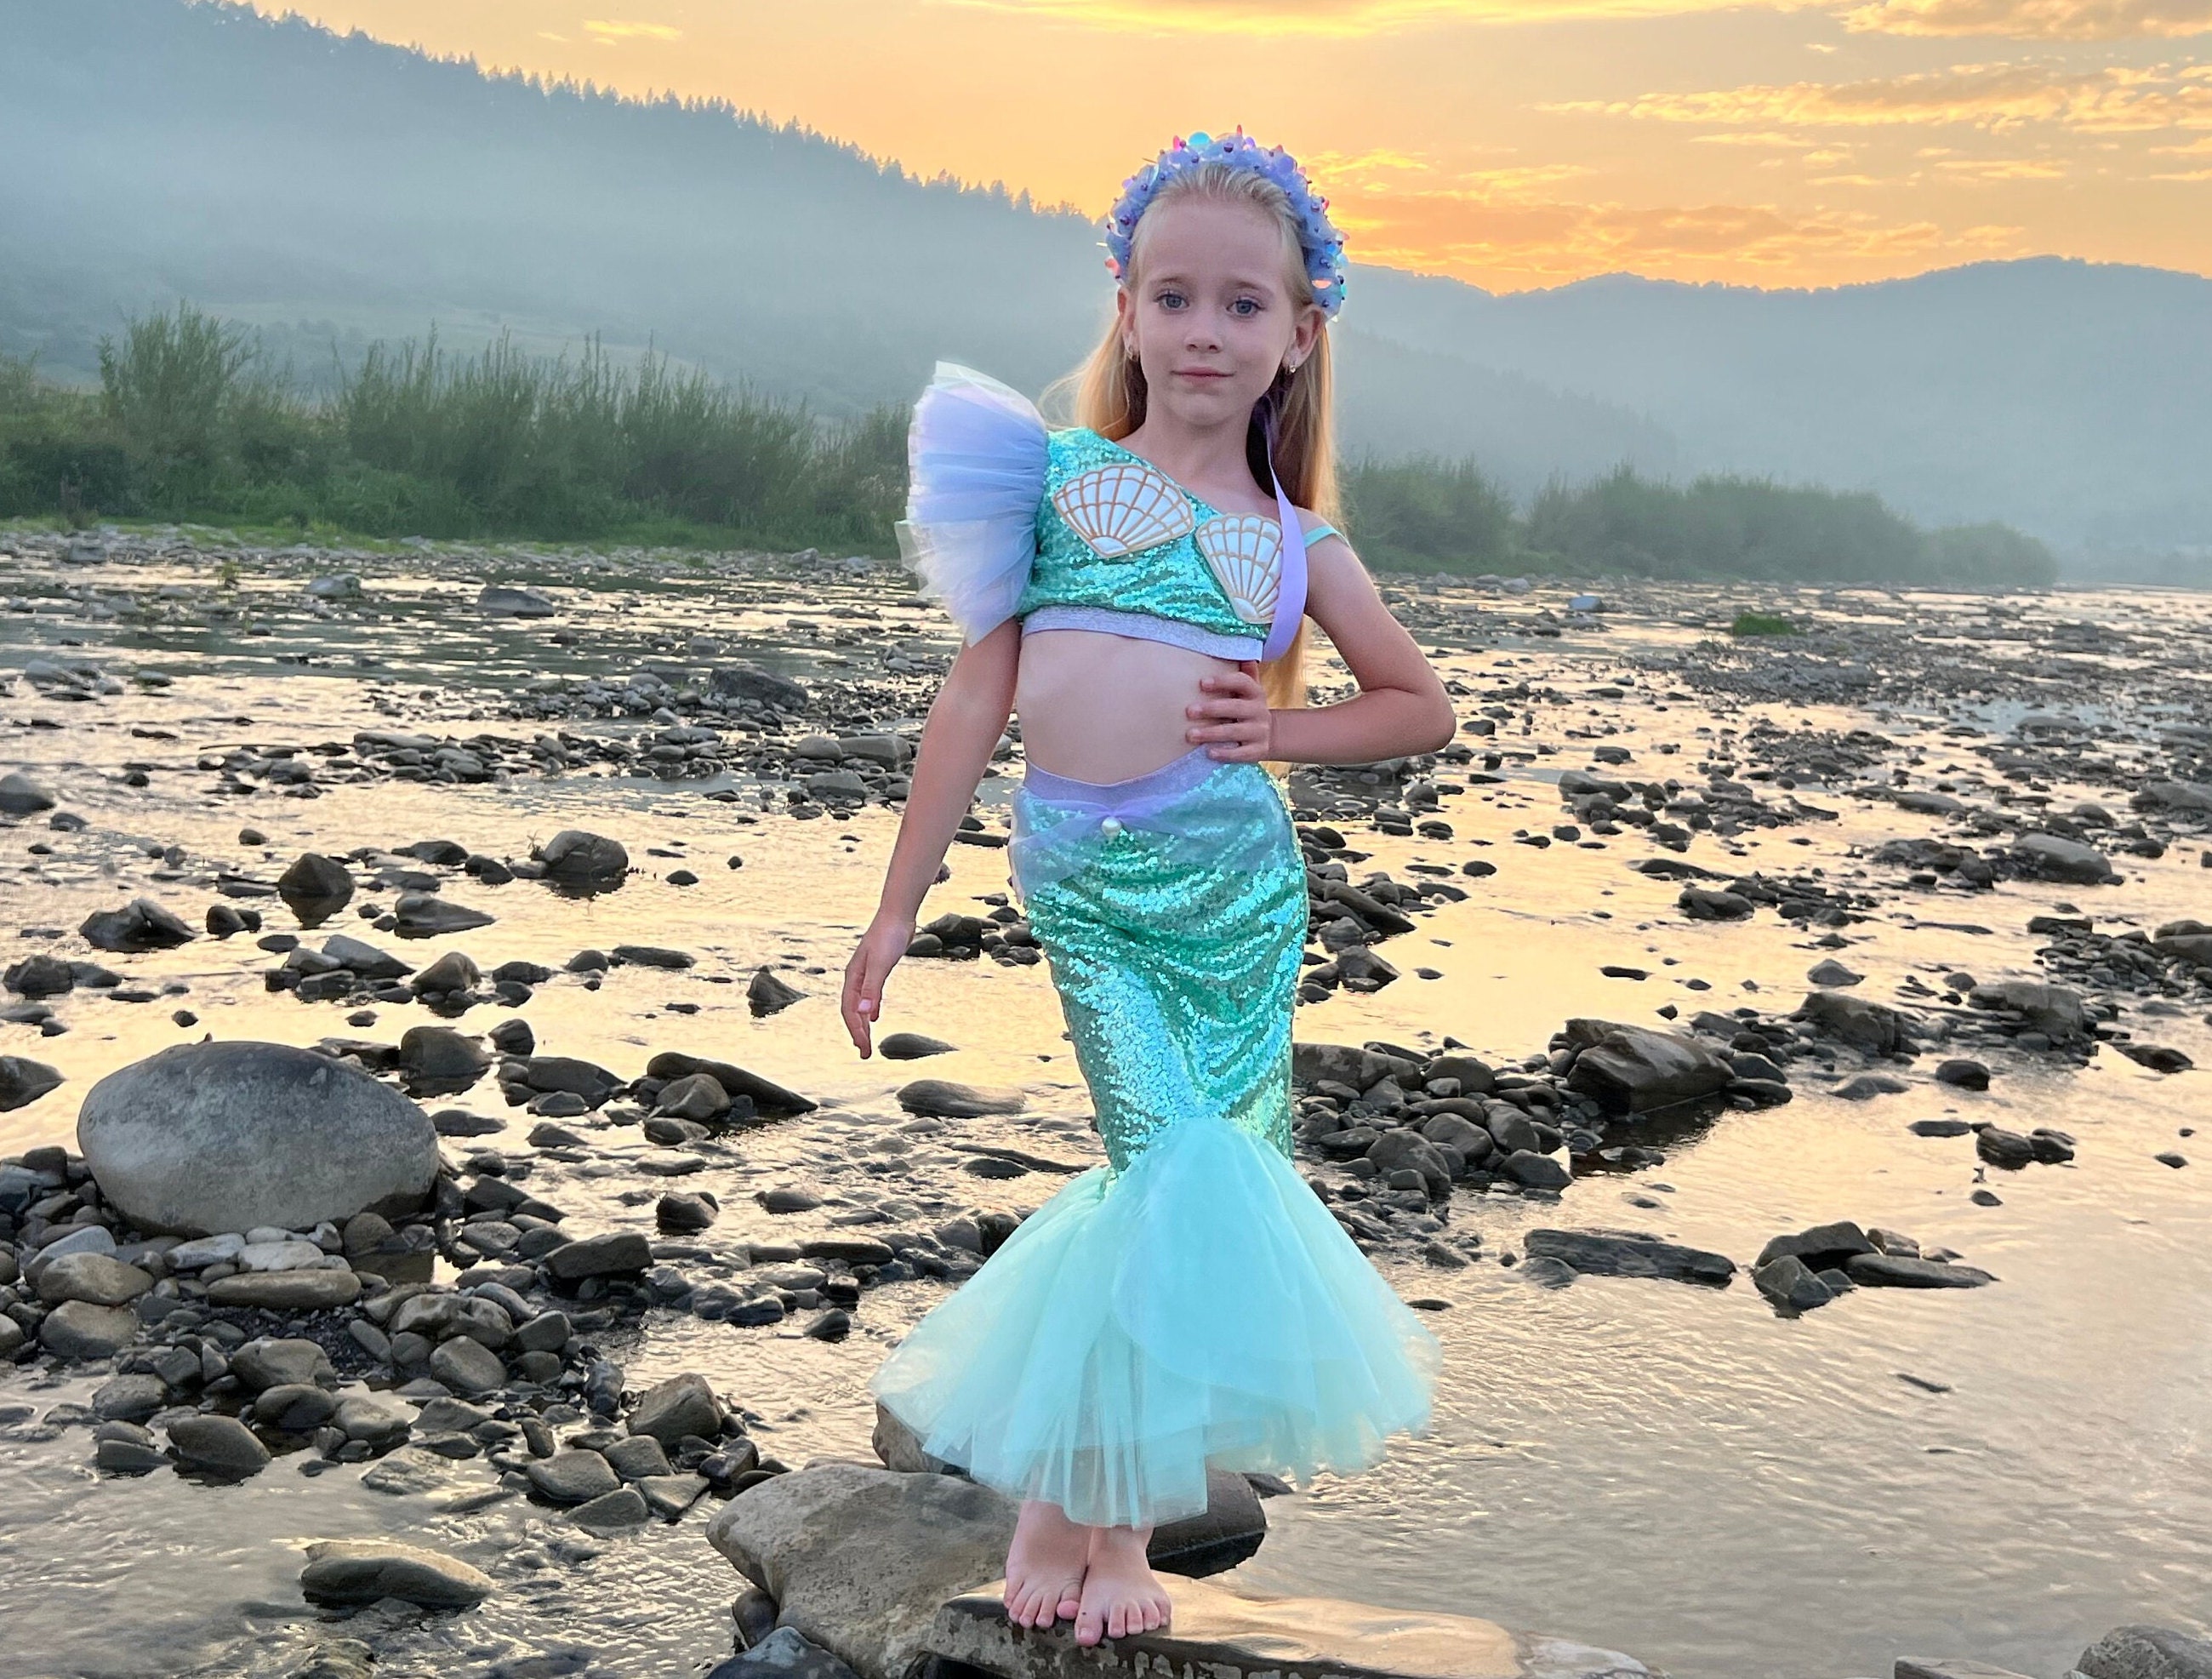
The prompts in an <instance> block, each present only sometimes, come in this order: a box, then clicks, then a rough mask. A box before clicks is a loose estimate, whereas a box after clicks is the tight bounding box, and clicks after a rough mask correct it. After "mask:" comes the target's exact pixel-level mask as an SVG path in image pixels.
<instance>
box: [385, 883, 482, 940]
mask: <svg viewBox="0 0 2212 1679" xmlns="http://www.w3.org/2000/svg"><path fill="white" fill-rule="evenodd" d="M392 915H393V916H394V917H395V918H396V919H397V921H398V926H396V927H394V928H392V931H393V932H394V933H397V934H398V935H399V936H400V937H401V938H403V939H435V938H438V937H440V936H441V935H442V934H447V933H469V932H473V931H474V930H475V929H476V928H479V927H489V926H490V925H491V924H492V923H493V922H495V921H496V920H498V919H499V918H498V917H497V916H488V915H486V914H485V913H484V912H483V910H481V909H470V908H469V907H468V905H466V904H465V903H452V902H451V901H449V900H447V899H446V898H443V897H439V896H437V895H436V894H435V893H434V892H402V893H400V895H399V897H398V900H397V901H396V902H395V903H393V904H392Z"/></svg>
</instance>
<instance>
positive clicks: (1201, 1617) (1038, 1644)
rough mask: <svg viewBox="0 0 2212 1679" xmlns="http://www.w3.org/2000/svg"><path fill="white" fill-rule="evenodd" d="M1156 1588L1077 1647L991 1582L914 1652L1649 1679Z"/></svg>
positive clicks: (1126, 1665)
mask: <svg viewBox="0 0 2212 1679" xmlns="http://www.w3.org/2000/svg"><path fill="white" fill-rule="evenodd" d="M739 1502H743V1500H740V1501H739ZM1161 1584H1162V1585H1164V1586H1165V1587H1166V1589H1167V1594H1168V1597H1169V1598H1170V1601H1171V1602H1172V1603H1173V1604H1174V1606H1175V1607H1174V1615H1173V1620H1172V1621H1171V1622H1170V1626H1169V1627H1168V1629H1167V1630H1165V1631H1163V1632H1158V1633H1136V1634H1133V1635H1132V1636H1130V1637H1127V1638H1118V1639H1107V1640H1104V1641H1103V1642H1101V1643H1099V1644H1097V1645H1096V1646H1091V1647H1089V1648H1085V1647H1084V1646H1080V1645H1079V1644H1077V1643H1076V1641H1075V1637H1074V1633H1073V1631H1072V1630H1071V1629H1070V1628H1069V1627H1066V1625H1065V1624H1063V1625H1061V1626H1059V1627H1054V1628H1053V1629H1052V1630H1051V1631H1050V1632H1046V1633H1038V1632H1032V1631H1030V1630H1029V1629H1028V1628H1026V1627H1015V1626H1013V1625H1012V1624H1011V1623H1010V1622H1009V1621H1007V1619H1006V1609H1005V1605H1004V1604H1003V1603H1002V1602H1001V1601H1000V1595H999V1588H998V1587H996V1586H995V1585H994V1586H993V1587H992V1588H990V1589H987V1590H984V1591H971V1592H968V1593H965V1594H963V1595H962V1596H961V1597H956V1598H954V1599H953V1600H952V1601H951V1602H950V1603H946V1604H945V1606H944V1607H943V1609H940V1610H939V1612H938V1614H937V1615H935V1616H934V1617H933V1619H932V1621H931V1623H930V1626H929V1628H928V1630H927V1632H926V1633H924V1634H923V1637H922V1647H923V1649H924V1650H925V1651H927V1653H928V1654H930V1655H932V1656H935V1657H938V1658H941V1659H942V1660H943V1661H944V1662H945V1663H946V1664H959V1667H955V1668H954V1670H955V1671H958V1670H960V1667H965V1668H967V1669H970V1670H975V1669H980V1670H982V1671H983V1672H986V1673H1018V1674H1021V1675H1023V1676H1024V1679H1141V1676H1150V1675H1158V1674H1204V1675H1206V1676H1207V1679H1281V1676H1284V1675H1291V1674H1301V1675H1309V1674H1327V1675H1329V1676H1331V1679H1658V1676H1657V1672H1656V1670H1655V1669H1652V1668H1650V1667H1646V1666H1645V1665H1644V1664H1643V1663H1642V1662H1639V1661H1638V1660H1637V1659H1636V1658H1634V1657H1633V1656H1626V1655H1623V1654H1622V1653H1621V1652H1619V1651H1617V1650H1601V1649H1598V1648H1596V1647H1595V1646H1591V1645H1586V1644H1577V1643H1575V1642H1573V1641H1572V1640H1571V1639H1561V1638H1553V1637H1551V1636H1549V1635H1547V1634H1546V1633H1517V1632H1513V1631H1511V1630H1510V1629H1508V1628H1506V1627H1501V1626H1499V1625H1498V1623H1497V1622H1495V1621H1478V1620H1476V1619H1474V1617H1473V1616H1471V1615H1436V1614H1430V1613H1425V1612H1424V1611H1421V1610H1417V1609H1380V1608H1376V1607H1375V1606H1373V1605H1371V1604H1367V1603H1352V1602H1349V1601H1346V1600H1345V1599H1343V1598H1335V1597H1248V1596H1246V1595H1244V1594H1243V1593H1242V1592H1237V1591H1230V1590H1228V1589H1227V1588H1226V1587H1224V1586H1221V1585H1215V1584H1213V1583H1212V1582H1211V1581H1206V1580H1188V1579H1177V1578H1176V1577H1175V1576H1173V1575H1168V1576H1166V1577H1164V1579H1162V1581H1161ZM856 1665H857V1664H856ZM861 1671H862V1672H863V1673H864V1674H867V1673H868V1670H866V1668H863V1669H861ZM868 1679H884V1676H878V1675H874V1674H869V1675H868Z"/></svg>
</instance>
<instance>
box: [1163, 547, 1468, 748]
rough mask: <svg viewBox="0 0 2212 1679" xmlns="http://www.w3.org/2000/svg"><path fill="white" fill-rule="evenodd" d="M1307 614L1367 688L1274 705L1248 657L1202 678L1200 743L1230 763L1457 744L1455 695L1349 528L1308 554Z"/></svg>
mask: <svg viewBox="0 0 2212 1679" xmlns="http://www.w3.org/2000/svg"><path fill="white" fill-rule="evenodd" d="M1306 616H1307V617H1310V618H1312V619H1313V620H1314V622H1315V623H1316V624H1319V625H1320V626H1321V627H1322V629H1323V630H1326V631H1327V632H1328V638H1329V640H1330V641H1331V642H1334V644H1335V646H1336V650H1337V652H1338V654H1340V656H1341V657H1342V658H1343V660H1344V662H1345V664H1346V666H1349V667H1350V669H1351V672H1352V678H1353V680H1355V681H1356V682H1358V684H1359V692H1358V694H1356V695H1354V696H1353V697H1352V698H1350V699H1348V700H1341V701H1339V702H1338V703H1336V704H1334V705H1322V706H1313V707H1300V708H1295V709H1290V710H1283V711H1270V710H1269V709H1267V699H1266V697H1264V696H1263V695H1262V694H1261V690H1260V683H1259V678H1258V676H1257V674H1256V672H1257V670H1258V666H1255V665H1252V664H1249V663H1247V664H1246V665H1245V666H1243V669H1242V670H1241V671H1240V672H1238V673H1237V675H1235V676H1231V677H1207V678H1203V679H1202V680H1201V681H1200V684H1199V686H1200V690H1201V691H1202V693H1203V695H1204V697H1203V698H1201V699H1200V701H1199V703H1197V704H1196V705H1194V706H1191V707H1190V708H1188V715H1189V717H1190V718H1191V720H1192V727H1190V728H1189V729H1188V731H1187V734H1188V739H1190V741H1191V742H1192V743H1193V744H1194V745H1206V746H1208V747H1209V748H1210V749H1211V751H1210V755H1211V756H1212V757H1216V758H1219V759H1222V760H1224V761H1225V762H1238V761H1243V762H1247V763H1258V762H1261V761H1262V760H1268V759H1272V760H1274V761H1276V762H1279V763H1373V762H1375V761H1376V759H1378V758H1386V757H1405V756H1407V755H1408V754H1410V753H1413V752H1433V751H1440V750H1442V749H1443V747H1445V746H1447V745H1450V744H1451V739H1452V736H1453V735H1454V733H1455V732H1456V731H1457V729H1458V727H1459V720H1458V718H1457V717H1456V715H1454V713H1453V711H1452V704H1451V697H1450V696H1449V695H1448V694H1446V693H1445V692H1444V685H1443V682H1442V681H1441V680H1440V679H1439V678H1437V673H1436V672H1435V671H1434V670H1433V669H1431V667H1430V665H1429V661H1428V660H1427V659H1425V657H1423V656H1422V653H1421V650H1420V648H1419V647H1417V646H1415V645H1414V642H1413V637H1412V636H1409V635H1407V633H1406V627H1405V626H1404V625H1403V624H1400V623H1399V622H1398V620H1397V619H1396V618H1395V617H1392V616H1391V615H1390V609H1389V607H1388V606H1385V605H1383V597H1382V596H1381V595H1380V594H1378V593H1376V589H1375V580H1374V579H1373V578H1371V577H1370V576H1369V575H1367V568H1366V567H1365V566H1364V565H1362V564H1361V563H1360V562H1359V557H1358V555H1357V554H1355V553H1353V552H1352V546H1351V544H1349V543H1347V542H1346V541H1345V540H1344V538H1341V537H1334V536H1332V537H1328V538H1324V539H1323V540H1322V541H1320V542H1317V543H1316V544H1314V545H1313V547H1312V548H1311V549H1310V551H1308V553H1307V555H1306Z"/></svg>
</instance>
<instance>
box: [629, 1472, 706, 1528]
mask: <svg viewBox="0 0 2212 1679" xmlns="http://www.w3.org/2000/svg"><path fill="white" fill-rule="evenodd" d="M633 1484H634V1485H635V1487H636V1488H637V1490H638V1492H639V1493H641V1495H643V1497H644V1499H645V1505H646V1508H647V1509H648V1510H650V1511H651V1512H653V1514H654V1515H656V1516H658V1517H659V1518H660V1519H661V1520H662V1521H664V1522H672V1521H674V1520H675V1519H676V1518H678V1517H679V1516H681V1515H682V1514H683V1513H684V1512H685V1511H687V1510H689V1509H690V1507H691V1506H693V1505H695V1504H696V1503H698V1502H699V1500H700V1498H701V1497H702V1495H703V1494H704V1493H705V1492H706V1490H707V1477H706V1476H704V1475H647V1477H645V1479H643V1480H642V1481H636V1482H634V1483H633Z"/></svg>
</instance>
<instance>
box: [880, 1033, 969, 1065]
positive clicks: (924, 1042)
mask: <svg viewBox="0 0 2212 1679" xmlns="http://www.w3.org/2000/svg"><path fill="white" fill-rule="evenodd" d="M955 1047H956V1046H955V1045H953V1044H951V1043H946V1042H945V1040H944V1039H943V1038H941V1037H928V1036H927V1035H925V1034H924V1033H921V1032H893V1033H891V1034H890V1037H885V1038H884V1039H882V1040H880V1041H879V1042H878V1043H877V1045H876V1052H877V1053H878V1055H882V1056H883V1057H884V1060H886V1061H921V1060H923V1059H925V1058H927V1056H930V1055H951V1053H952V1052H953V1050H954V1049H955Z"/></svg>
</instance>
